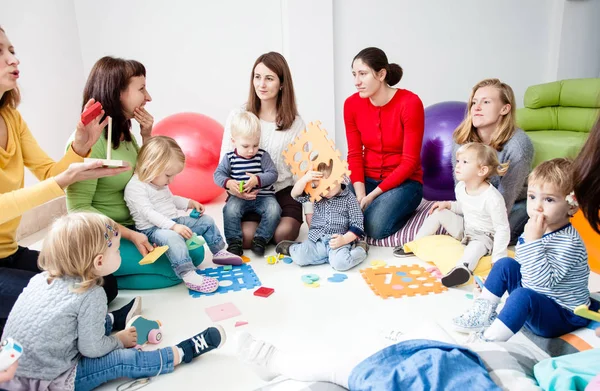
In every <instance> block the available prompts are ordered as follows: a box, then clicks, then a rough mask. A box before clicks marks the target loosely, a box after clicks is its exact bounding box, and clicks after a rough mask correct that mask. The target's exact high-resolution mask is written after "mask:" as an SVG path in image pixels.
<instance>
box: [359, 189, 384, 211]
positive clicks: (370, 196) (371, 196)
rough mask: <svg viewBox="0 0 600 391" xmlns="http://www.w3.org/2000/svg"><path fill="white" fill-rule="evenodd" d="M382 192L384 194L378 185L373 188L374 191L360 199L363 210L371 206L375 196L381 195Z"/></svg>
mask: <svg viewBox="0 0 600 391" xmlns="http://www.w3.org/2000/svg"><path fill="white" fill-rule="evenodd" d="M363 187H364V185H363ZM355 190H356V189H355ZM381 194H383V190H381V189H380V188H379V186H378V187H376V188H375V189H373V191H372V192H370V193H369V194H368V195H366V196H365V197H363V198H362V199H361V200H360V201H358V202H359V203H360V208H361V209H362V210H363V212H364V211H365V209H367V208H368V207H369V205H371V203H372V202H373V201H374V200H375V198H377V197H379V196H380V195H381Z"/></svg>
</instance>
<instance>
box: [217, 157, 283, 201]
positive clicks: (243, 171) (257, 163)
mask: <svg viewBox="0 0 600 391" xmlns="http://www.w3.org/2000/svg"><path fill="white" fill-rule="evenodd" d="M247 173H250V174H254V175H256V176H257V178H258V186H257V188H258V189H260V190H259V192H258V196H262V197H266V196H274V195H275V188H274V187H273V183H275V181H277V175H278V174H277V168H275V164H274V163H273V160H272V159H271V156H270V155H269V153H268V152H267V151H265V150H264V149H259V150H258V152H257V153H256V155H254V156H253V157H251V158H250V159H246V158H244V157H241V156H240V155H238V154H237V152H236V151H235V150H234V151H232V152H228V153H226V154H225V155H223V159H221V163H219V166H218V167H217V169H216V171H215V174H214V180H215V183H216V184H217V185H219V186H221V187H223V188H227V182H228V181H229V180H230V179H233V180H234V181H238V182H240V181H244V182H246V181H248V179H250V176H248V175H247Z"/></svg>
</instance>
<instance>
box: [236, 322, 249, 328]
mask: <svg viewBox="0 0 600 391" xmlns="http://www.w3.org/2000/svg"><path fill="white" fill-rule="evenodd" d="M247 324H248V322H244V321H243V320H238V321H237V322H235V327H240V326H245V325H247Z"/></svg>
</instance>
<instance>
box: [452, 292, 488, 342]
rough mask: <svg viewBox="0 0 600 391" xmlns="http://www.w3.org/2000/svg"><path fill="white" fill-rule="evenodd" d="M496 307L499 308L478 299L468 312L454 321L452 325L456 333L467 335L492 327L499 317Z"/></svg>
mask: <svg viewBox="0 0 600 391" xmlns="http://www.w3.org/2000/svg"><path fill="white" fill-rule="evenodd" d="M496 307H498V305H497V304H493V303H492V302H491V301H489V300H486V299H482V298H478V299H476V300H475V301H474V302H473V305H472V306H471V308H469V309H468V310H467V312H465V313H464V314H462V315H460V316H457V317H456V318H454V319H452V325H453V326H454V329H455V330H456V331H458V332H461V333H467V334H468V333H472V332H474V331H479V330H481V329H483V328H485V327H490V325H491V324H492V322H493V321H494V320H495V319H496V317H497V316H498V313H497V312H496Z"/></svg>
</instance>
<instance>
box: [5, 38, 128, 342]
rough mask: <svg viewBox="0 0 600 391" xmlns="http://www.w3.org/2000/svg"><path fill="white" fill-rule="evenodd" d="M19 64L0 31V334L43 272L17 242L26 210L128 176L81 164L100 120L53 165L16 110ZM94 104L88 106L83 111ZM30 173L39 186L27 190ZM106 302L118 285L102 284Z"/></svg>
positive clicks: (82, 130) (82, 129)
mask: <svg viewBox="0 0 600 391" xmlns="http://www.w3.org/2000/svg"><path fill="white" fill-rule="evenodd" d="M18 78H19V60H18V59H17V58H16V56H15V50H14V47H13V45H12V44H11V43H10V41H9V40H8V37H7V36H6V34H5V32H4V30H3V29H2V28H1V27H0V334H2V330H3V329H4V324H5V322H6V319H7V317H8V314H9V312H10V310H11V309H12V307H13V305H14V304H15V301H16V300H17V297H18V296H19V295H20V294H21V292H22V291H23V288H25V287H26V286H27V284H28V283H29V280H30V279H31V277H33V276H34V275H35V274H37V273H39V272H40V269H39V268H38V264H37V260H38V255H39V252H38V251H35V250H30V249H28V248H26V247H20V246H19V245H18V243H17V241H16V233H17V228H18V227H19V222H20V221H21V215H22V214H23V213H25V212H26V211H27V210H30V209H33V208H35V207H36V206H39V205H42V204H44V203H46V202H48V201H50V200H52V199H54V198H58V197H61V196H63V195H64V189H65V188H67V186H73V184H74V183H75V182H77V181H81V180H85V179H90V178H94V179H95V178H100V177H104V176H109V175H115V174H119V173H122V172H124V171H125V170H127V169H128V168H127V167H125V168H102V167H101V164H100V163H99V162H97V163H83V157H85V156H87V155H88V154H89V152H90V149H91V148H92V145H94V143H96V140H98V137H100V134H101V132H102V129H103V128H104V127H105V126H106V123H107V120H103V121H101V117H102V114H103V113H102V114H100V115H99V116H98V117H97V118H95V119H94V120H92V121H91V122H90V123H89V124H88V125H85V126H84V125H83V123H81V122H79V123H78V124H77V130H76V131H75V137H74V140H73V143H72V144H71V146H70V147H69V149H68V150H67V152H66V153H65V155H64V156H63V158H62V159H61V160H60V161H58V162H55V161H54V160H52V159H51V158H50V157H49V156H48V155H47V154H46V153H45V152H44V151H43V150H42V149H41V148H40V146H39V145H38V143H37V142H36V141H35V139H34V138H33V135H32V134H31V132H30V131H29V128H28V127H27V124H26V123H25V121H24V120H23V118H22V117H21V114H20V113H19V111H18V110H17V106H18V105H19V103H20V100H21V99H20V94H19V88H18V86H17V79H18ZM93 103H94V101H93V100H86V101H85V105H84V109H85V108H87V107H89V106H90V105H92V104H93ZM25 167H27V168H28V169H29V170H30V171H31V172H32V173H33V174H34V175H35V176H36V177H37V178H38V179H39V180H40V181H41V182H40V183H38V184H37V185H35V186H30V187H28V188H25V187H24V168H25ZM104 289H105V291H106V295H107V298H108V301H109V302H110V301H112V300H113V299H114V298H115V297H116V296H117V281H116V279H115V278H114V277H112V276H109V277H108V278H105V279H104Z"/></svg>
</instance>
